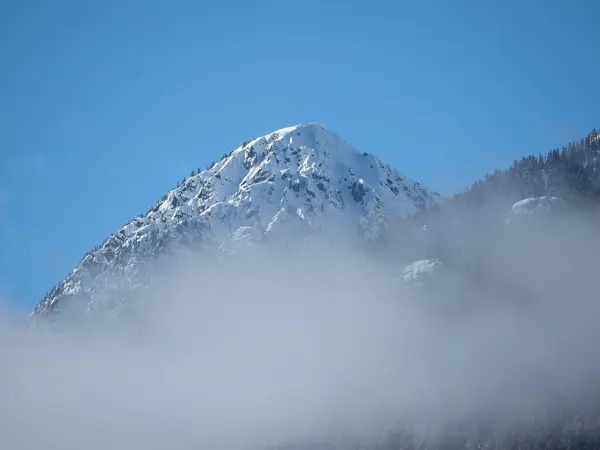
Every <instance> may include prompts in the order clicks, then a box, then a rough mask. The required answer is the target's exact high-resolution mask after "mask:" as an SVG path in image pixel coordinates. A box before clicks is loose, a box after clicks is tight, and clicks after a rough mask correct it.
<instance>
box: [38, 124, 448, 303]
mask: <svg viewBox="0 0 600 450" xmlns="http://www.w3.org/2000/svg"><path fill="white" fill-rule="evenodd" d="M439 200H440V196H439V195H438V194H437V193H435V192H433V191H431V190H430V189H428V188H426V187H424V186H423V185H421V184H420V183H418V182H417V181H414V180H412V179H410V178H408V177H406V176H405V175H404V174H402V173H400V172H398V171H396V170H395V169H393V168H392V167H390V166H389V165H388V164H386V163H385V162H383V161H382V160H380V159H379V158H377V157H375V156H372V155H370V154H368V153H361V152H359V151H358V150H356V149H354V148H353V147H352V146H351V145H349V144H348V143H346V142H345V141H344V140H343V139H341V138H340V137H339V136H337V135H336V134H335V133H333V132H332V131H330V130H328V129H327V128H325V127H324V126H322V125H321V124H318V123H310V124H307V125H299V126H294V127H289V128H284V129H281V130H278V131H275V132H273V133H270V134H268V135H266V136H262V137H259V138H256V139H253V140H251V141H249V142H246V143H244V144H243V145H242V146H240V147H238V148H236V149H235V150H234V151H233V152H231V153H229V154H226V155H225V156H224V157H223V158H222V159H221V160H220V161H218V162H216V163H215V164H213V165H212V166H211V167H210V168H209V169H207V170H205V171H203V172H200V173H198V174H194V175H192V176H190V177H189V178H187V179H186V180H185V181H184V182H183V183H181V184H180V185H179V186H178V187H177V188H176V189H173V190H171V191H169V192H168V193H167V194H166V195H165V196H164V197H163V199H162V200H161V201H160V202H158V203H157V204H156V205H155V206H154V207H153V208H152V209H150V210H149V211H148V212H147V213H146V214H144V215H143V216H140V217H136V218H135V219H134V220H132V221H131V222H130V223H128V224H127V225H125V226H124V227H123V228H121V229H120V230H118V231H117V232H116V233H114V234H112V235H111V236H110V237H109V238H108V239H107V240H106V241H105V242H104V243H103V244H102V245H101V246H100V247H99V248H97V249H96V250H94V251H93V252H90V253H89V254H88V255H86V256H85V258H84V259H83V260H82V261H81V263H80V264H79V265H78V266H77V267H76V268H75V270H74V271H73V272H72V273H71V274H70V275H69V276H68V277H67V278H66V279H65V280H64V281H63V282H61V283H60V284H59V285H58V286H57V287H56V288H54V289H53V290H52V291H51V292H50V293H49V294H48V295H47V296H46V298H45V299H44V300H43V301H42V302H41V303H40V304H39V305H38V307H37V308H36V311H35V312H34V315H44V314H46V313H48V312H50V311H52V310H54V309H57V307H59V304H60V302H61V301H62V300H63V299H65V298H75V297H81V298H82V300H80V301H82V302H86V303H87V304H88V306H90V307H92V306H93V303H94V301H95V300H98V298H99V297H100V296H103V295H105V294H104V293H102V292H103V291H106V289H104V288H102V287H101V286H103V285H104V284H106V279H107V276H111V278H115V277H114V275H115V274H118V275H119V276H118V279H119V280H120V281H119V283H120V286H111V288H113V292H114V290H115V289H116V290H119V289H125V290H127V289H129V288H130V287H133V286H138V285H143V284H144V283H145V280H141V279H139V271H138V270H137V268H138V267H139V266H140V264H144V263H145V261H148V260H149V259H151V258H149V257H155V256H156V255H160V254H164V253H169V252H170V251H171V250H173V249H174V248H175V247H177V248H179V249H180V250H185V251H187V250H193V251H196V250H197V249H199V248H200V249H203V250H204V251H206V252H213V253H214V252H217V253H218V252H225V253H229V252H233V251H235V249H236V248H237V247H238V246H239V245H247V244H265V243H278V244H282V243H283V244H284V245H285V246H290V245H293V244H294V243H298V238H299V237H300V236H311V235H318V237H319V239H320V240H321V241H323V242H328V243H331V244H332V245H338V244H341V245H343V246H352V245H360V244H364V243H368V242H373V241H375V240H376V239H377V238H378V237H379V236H380V235H381V233H382V231H383V230H384V229H385V227H386V226H387V222H388V219H389V218H398V217H403V216H406V215H409V214H412V213H414V212H415V211H417V210H422V209H427V208H428V207H430V206H431V205H433V204H436V203H437V202H439ZM106 295H113V294H106ZM78 301H79V300H78ZM87 309H88V310H89V309H90V308H87Z"/></svg>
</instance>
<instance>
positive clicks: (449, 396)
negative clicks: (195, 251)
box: [0, 218, 600, 450]
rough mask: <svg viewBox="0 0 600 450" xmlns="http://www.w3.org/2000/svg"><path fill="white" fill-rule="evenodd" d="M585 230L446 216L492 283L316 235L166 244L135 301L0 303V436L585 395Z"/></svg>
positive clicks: (118, 435)
mask: <svg viewBox="0 0 600 450" xmlns="http://www.w3.org/2000/svg"><path fill="white" fill-rule="evenodd" d="M453 232H454V233H458V234H460V233H461V231H460V230H458V231H457V230H454V231H453ZM492 237H493V239H492ZM593 237H594V232H593V228H592V227H589V226H588V225H587V222H584V221H579V220H575V219H574V218H568V219H565V220H564V221H562V222H553V223H552V224H551V225H546V224H544V223H538V224H536V225H535V226H531V227H529V228H528V227H525V228H522V229H521V231H519V233H516V232H512V231H511V232H510V233H508V232H507V233H506V234H504V235H502V234H497V235H494V236H486V235H484V234H481V233H480V234H473V233H471V231H470V230H466V229H465V231H464V233H463V234H462V235H460V236H459V235H456V234H455V235H454V238H453V239H454V240H455V241H457V240H459V239H462V240H463V243H465V244H469V245H471V246H472V247H474V248H478V249H480V248H484V249H485V250H486V251H485V252H484V253H478V255H485V256H478V257H480V258H482V259H481V263H482V264H483V263H484V264H485V266H486V269H487V270H488V271H490V270H491V271H492V272H493V273H494V274H495V275H496V277H497V279H498V280H500V281H499V282H498V283H499V286H501V287H502V289H499V290H498V291H497V293H496V294H495V295H491V294H490V292H491V291H490V289H488V288H486V287H485V284H484V285H483V287H482V286H481V285H478V283H477V282H476V281H467V279H466V278H464V277H463V276H462V275H461V276H459V275H458V274H456V275H455V274H453V273H452V272H451V271H449V272H448V273H447V274H446V276H447V279H446V281H444V282H443V283H438V284H436V285H432V287H431V288H430V289H428V290H421V291H419V292H420V293H415V292H414V291H411V290H409V289H408V288H407V287H405V286H403V285H401V284H399V283H398V282H397V281H394V280H393V276H392V275H394V273H393V272H394V271H395V269H393V270H392V269H390V267H391V266H388V265H386V264H383V263H381V264H380V263H378V262H376V261H375V260H373V259H370V258H367V257H365V256H364V255H358V254H352V255H351V254H338V253H332V252H328V251H326V250H324V249H321V250H320V251H319V252H317V253H315V251H313V250H307V252H305V253H303V254H294V255H293V256H291V255H290V256H287V257H286V256H283V255H280V256H274V255H273V254H264V253H261V254H257V253H251V254H248V255H245V256H240V257H239V258H236V259H230V260H225V261H222V262H220V263H209V262H206V261H204V260H201V259H199V258H198V259H195V258H187V259H185V260H181V261H180V262H179V263H173V262H170V263H169V264H168V265H167V266H165V267H162V268H160V269H158V271H157V272H158V273H160V274H161V275H160V278H159V281H157V282H156V283H155V284H154V287H153V289H152V290H151V292H150V293H149V294H147V295H145V296H144V298H143V299H142V300H143V307H141V308H134V309H133V310H132V312H131V313H130V314H129V315H128V316H127V320H126V321H124V322H117V323H114V324H112V325H108V326H107V327H108V328H106V329H104V328H100V329H95V330H94V331H93V332H92V331H90V332H87V333H82V332H81V331H74V330H71V331H69V330H68V329H66V330H63V331H59V332H57V331H50V330H45V329H43V328H40V329H37V330H35V331H32V330H28V331H25V330H23V329H22V328H20V327H17V326H15V325H14V324H13V323H8V322H7V321H5V323H4V324H3V326H2V330H3V331H2V333H3V335H2V336H0V377H1V379H2V383H0V399H1V401H0V441H2V442H1V443H2V444H3V446H4V447H6V448H19V449H25V450H28V449H38V448H44V449H46V450H51V449H61V450H70V449H73V450H75V449H81V448H86V449H90V450H95V449H107V448H111V449H144V450H151V449H164V448H167V447H168V448H173V449H179V448H182V449H187V448H212V449H217V448H226V449H242V448H263V447H264V446H266V445H270V444H277V443H281V442H286V441H290V440H294V439H301V438H305V437H312V438H314V439H337V438H341V437H344V438H353V437H362V438H369V437H373V436H376V435H379V434H381V433H383V432H384V430H386V429H388V428H390V427H393V426H395V425H397V424H398V423H409V424H414V425H417V424H421V425H428V426H436V425H441V424H443V423H444V422H447V421H452V420H458V419H469V420H470V421H472V422H477V421H479V420H483V419H486V420H491V421H495V423H497V424H498V425H500V424H506V423H508V422H511V421H515V422H519V421H521V422H525V421H526V420H529V419H530V418H531V417H532V416H534V415H536V414H537V413H538V412H540V411H542V410H545V408H546V406H548V403H552V402H562V401H565V405H566V404H568V403H569V402H571V403H573V402H574V403H577V402H579V401H580V399H581V402H582V404H583V400H584V399H586V398H587V399H590V398H591V397H590V392H592V391H591V389H592V388H593V387H594V384H595V379H597V378H596V377H597V375H599V372H600V370H599V369H600V363H599V362H598V361H597V358H595V356H594V355H595V353H596V352H595V348H596V345H597V342H599V338H600V331H598V327H597V326H596V318H597V317H598V313H599V312H600V307H599V305H598V302H597V299H596V298H595V295H594V293H595V292H596V287H597V286H596V284H597V282H596V276H595V266H594V257H595V255H596V254H597V253H596V250H597V248H596V247H597V245H596V244H594V240H593ZM473 251H474V250H473ZM473 254H475V253H473ZM504 288H507V289H506V290H504ZM508 288H511V289H512V288H514V289H516V290H517V291H518V292H519V293H521V294H523V297H522V298H519V299H518V301H516V300H517V299H516V298H515V297H511V296H510V294H506V292H510V290H509V289H508ZM565 399H566V400H565ZM567 400H568V401H567Z"/></svg>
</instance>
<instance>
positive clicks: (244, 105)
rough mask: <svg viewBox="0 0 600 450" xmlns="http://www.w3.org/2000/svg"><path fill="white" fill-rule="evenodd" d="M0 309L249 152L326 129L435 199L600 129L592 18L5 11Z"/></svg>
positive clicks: (561, 11)
mask: <svg viewBox="0 0 600 450" xmlns="http://www.w3.org/2000/svg"><path fill="white" fill-rule="evenodd" d="M0 5H1V13H0V62H1V70H0V99H1V100H0V131H1V133H0V136H1V139H2V141H1V143H0V248H1V253H0V297H1V298H5V299H10V301H9V305H10V306H11V307H12V308H16V309H17V310H26V309H29V308H31V307H33V306H34V304H35V303H36V302H37V301H38V300H40V299H41V297H42V296H43V295H44V293H45V292H46V291H47V290H48V289H49V288H50V287H51V286H52V285H53V284H55V283H56V282H58V281H60V280H61V279H62V278H63V277H64V276H65V275H67V274H68V273H69V272H70V271H71V270H72V269H73V268H74V266H75V264H76V263H77V262H78V260H79V259H80V258H81V257H82V256H83V254H84V253H85V252H86V251H87V250H88V249H90V248H92V247H93V246H94V245H96V244H98V243H100V242H101V241H102V240H103V239H104V238H106V237H107V236H108V235H109V234H110V233H111V232H113V231H115V230H116V229H117V228H118V227H119V226H121V225H123V224H124V223H125V222H127V221H128V220H130V219H131V218H133V217H134V216H135V215H136V214H138V213H140V212H143V211H146V210H147V209H148V208H149V207H150V206H152V205H153V204H154V202H155V201H156V200H157V199H158V198H159V197H161V196H162V194H163V193H164V192H165V191H166V190H168V189H169V188H171V187H173V186H174V185H175V183H176V182H177V180H178V179H181V178H182V177H183V176H185V175H187V174H189V172H190V171H191V170H192V169H195V168H197V167H201V168H204V167H205V166H206V165H207V164H208V163H210V162H211V161H212V160H213V159H216V158H217V157H219V156H220V155H221V154H223V153H225V152H227V151H229V150H232V149H233V148H235V147H236V146H238V145H239V144H240V143H241V142H242V141H244V140H247V139H249V138H252V137H255V136H257V135H261V134H265V133H267V132H269V131H272V130H274V129H277V128H281V127H284V126H288V125H292V124H296V123H303V122H310V121H319V122H323V123H324V124H325V125H327V126H328V127H330V128H331V129H333V130H334V131H336V132H337V133H338V134H340V135H341V136H342V137H344V138H345V139H346V140H348V141H349V142H351V143H352V144H353V145H354V146H355V147H357V148H358V149H360V150H361V151H368V152H371V153H375V154H377V155H379V156H381V157H383V158H384V159H386V160H387V161H389V162H390V163H392V164H393V165H394V166H396V167H397V168H398V169H399V170H401V171H403V172H405V173H406V174H407V175H409V176H411V177H413V178H416V179H419V180H420V181H422V182H424V183H425V184H427V185H429V186H430V187H432V188H434V189H437V190H439V191H440V192H442V193H451V192H453V191H457V190H459V189H461V188H462V187H464V186H465V185H467V184H469V183H470V182H472V181H474V180H475V179H477V178H478V177H480V176H481V175H483V174H484V173H485V172H486V171H488V170H490V169H493V168H496V167H503V166H507V165H509V164H510V163H511V162H512V160H513V159H515V158H518V157H519V156H522V155H524V154H527V153H530V152H535V153H537V152H540V151H542V152H544V151H547V150H549V149H550V148H552V147H557V146H560V145H562V144H564V143H566V142H567V141H568V140H571V139H574V138H578V137H581V136H583V135H585V134H586V133H587V132H588V131H590V130H591V129H592V128H593V127H598V126H599V125H600V122H599V120H598V117H597V112H598V105H599V104H600V101H599V100H600V90H599V89H598V76H599V68H600V67H599V57H598V55H599V52H598V50H599V47H600V28H599V27H598V26H597V18H598V17H599V16H600V14H599V12H600V11H599V9H600V2H597V1H595V0H590V1H583V0H580V1H566V0H516V1H514V0H470V1H469V0H453V1H449V0H439V1H428V0H418V1H417V0H414V1H410V2H409V1H402V0H393V1H391V0H390V1H383V2H382V1H377V0H370V1H368V2H367V1H365V2H358V1H351V0H350V1H335V2H334V1H327V0H320V1H313V0H305V1H302V2H291V1H285V0H280V1H227V0H219V1H210V2H209V1H200V0H197V1H179V0H169V1H167V0H164V1H152V0H144V1H128V0H115V1H112V0H102V1H97V2H94V1H86V0H83V1H82V0H73V1H62V0H52V1H48V0H38V1H31V0H8V1H7V0H4V1H2V2H0Z"/></svg>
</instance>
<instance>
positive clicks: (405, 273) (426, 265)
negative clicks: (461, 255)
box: [402, 259, 441, 284]
mask: <svg viewBox="0 0 600 450" xmlns="http://www.w3.org/2000/svg"><path fill="white" fill-rule="evenodd" d="M440 265H441V261H440V260H439V259H422V260H419V261H415V262H413V263H410V264H408V265H407V266H405V267H404V269H402V280H403V281H405V282H414V283H416V284H422V281H421V279H422V278H424V277H426V276H429V275H432V274H433V273H434V272H435V271H436V270H437V269H438V267H439V266H440Z"/></svg>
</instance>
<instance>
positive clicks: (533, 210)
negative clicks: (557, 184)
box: [505, 196, 565, 223]
mask: <svg viewBox="0 0 600 450" xmlns="http://www.w3.org/2000/svg"><path fill="white" fill-rule="evenodd" d="M564 206H565V202H564V200H562V199H561V198H559V197H550V196H542V197H530V198H525V199H523V200H519V201H518V202H516V203H514V204H513V205H512V207H511V211H510V217H508V218H507V219H505V222H506V223H510V222H512V220H514V219H522V218H526V217H538V216H540V215H545V214H550V213H552V212H556V211H557V210H559V209H560V208H562V207H564Z"/></svg>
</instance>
